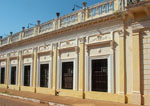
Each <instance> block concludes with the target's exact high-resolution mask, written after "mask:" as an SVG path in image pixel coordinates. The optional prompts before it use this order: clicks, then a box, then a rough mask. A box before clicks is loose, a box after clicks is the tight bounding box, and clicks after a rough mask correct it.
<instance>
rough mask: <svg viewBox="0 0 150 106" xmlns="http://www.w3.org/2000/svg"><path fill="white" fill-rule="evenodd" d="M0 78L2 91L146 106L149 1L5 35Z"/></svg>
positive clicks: (149, 100) (110, 1) (149, 99)
mask: <svg viewBox="0 0 150 106" xmlns="http://www.w3.org/2000/svg"><path fill="white" fill-rule="evenodd" d="M132 1H133V2H132ZM0 76H1V77H0V83H1V84H0V87H1V88H6V89H14V90H20V91H29V92H36V93H46V94H52V95H59V96H71V97H78V98H85V99H97V100H105V101H114V102H121V103H131V104H139V105H140V104H144V105H150V1H146V0H143V1H142V0H129V1H128V2H127V0H125V1H124V0H107V1H105V2H102V3H98V4H96V5H93V6H90V7H88V8H85V7H83V9H81V10H78V11H76V12H73V13H71V14H68V15H65V16H62V17H57V19H54V20H51V21H49V22H47V23H43V24H40V22H39V21H38V24H37V26H36V27H33V28H29V29H27V30H25V29H24V28H23V30H22V32H19V33H16V34H12V33H11V35H10V36H8V37H7V38H3V39H1V40H0Z"/></svg>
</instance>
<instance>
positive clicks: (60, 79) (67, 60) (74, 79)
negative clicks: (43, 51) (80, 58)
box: [57, 58, 77, 90]
mask: <svg viewBox="0 0 150 106" xmlns="http://www.w3.org/2000/svg"><path fill="white" fill-rule="evenodd" d="M59 61H60V62H59V66H58V74H57V80H58V82H57V83H58V85H59V88H58V89H62V63H63V62H73V89H72V90H77V65H76V64H77V61H76V59H75V58H73V59H61V60H59Z"/></svg>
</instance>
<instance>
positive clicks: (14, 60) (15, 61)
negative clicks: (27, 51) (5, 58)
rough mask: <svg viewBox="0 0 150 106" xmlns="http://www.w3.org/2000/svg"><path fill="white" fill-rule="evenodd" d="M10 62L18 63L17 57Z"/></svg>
mask: <svg viewBox="0 0 150 106" xmlns="http://www.w3.org/2000/svg"><path fill="white" fill-rule="evenodd" d="M10 64H12V65H13V64H18V60H17V59H13V60H11V61H10Z"/></svg>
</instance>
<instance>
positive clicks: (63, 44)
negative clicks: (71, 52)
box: [60, 39, 76, 48]
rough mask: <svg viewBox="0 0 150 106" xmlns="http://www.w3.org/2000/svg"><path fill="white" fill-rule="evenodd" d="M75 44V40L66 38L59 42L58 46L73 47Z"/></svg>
mask: <svg viewBox="0 0 150 106" xmlns="http://www.w3.org/2000/svg"><path fill="white" fill-rule="evenodd" d="M74 46H76V40H75V39H74V40H68V41H64V42H60V48H67V47H74Z"/></svg>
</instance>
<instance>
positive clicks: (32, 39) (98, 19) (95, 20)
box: [0, 14, 122, 50]
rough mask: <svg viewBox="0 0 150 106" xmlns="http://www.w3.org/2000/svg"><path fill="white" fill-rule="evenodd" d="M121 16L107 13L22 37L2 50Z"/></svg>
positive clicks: (0, 48) (1, 48)
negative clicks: (28, 36)
mask: <svg viewBox="0 0 150 106" xmlns="http://www.w3.org/2000/svg"><path fill="white" fill-rule="evenodd" d="M121 18H122V16H121V14H111V15H107V16H104V17H100V18H96V19H92V20H88V21H85V22H81V23H78V24H75V25H71V26H68V27H63V28H60V29H57V30H54V31H51V32H46V33H43V34H39V35H36V36H32V37H30V38H26V39H22V40H20V41H17V42H14V43H10V44H7V45H4V46H2V47H0V50H4V49H8V48H10V47H14V46H17V45H24V44H26V43H31V42H35V41H40V40H44V39H47V38H49V37H53V36H55V35H59V34H65V33H68V32H72V31H78V30H82V29H85V28H87V27H91V26H93V25H98V24H100V23H104V22H107V21H112V20H117V19H121Z"/></svg>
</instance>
